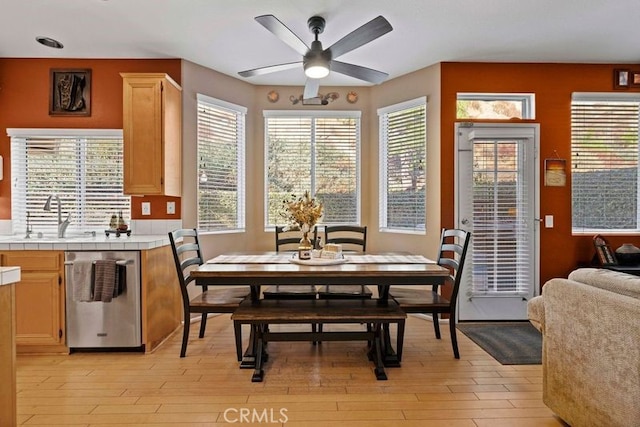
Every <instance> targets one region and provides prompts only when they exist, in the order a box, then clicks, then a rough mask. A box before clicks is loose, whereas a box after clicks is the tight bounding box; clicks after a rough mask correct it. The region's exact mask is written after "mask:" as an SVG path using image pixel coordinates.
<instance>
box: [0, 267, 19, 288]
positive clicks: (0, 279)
mask: <svg viewBox="0 0 640 427" xmlns="http://www.w3.org/2000/svg"><path fill="white" fill-rule="evenodd" d="M19 281H20V267H0V286H2V285H10V284H12V283H16V282H19Z"/></svg>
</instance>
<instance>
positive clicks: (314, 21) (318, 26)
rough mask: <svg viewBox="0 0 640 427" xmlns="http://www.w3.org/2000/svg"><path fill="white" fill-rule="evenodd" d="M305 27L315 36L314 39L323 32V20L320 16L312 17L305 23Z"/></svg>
mask: <svg viewBox="0 0 640 427" xmlns="http://www.w3.org/2000/svg"><path fill="white" fill-rule="evenodd" d="M307 25H308V26H309V30H310V31H311V32H312V33H313V34H315V35H316V39H317V36H318V34H322V32H323V31H324V25H325V20H324V18H323V17H322V16H312V17H311V18H309V20H308V21H307Z"/></svg>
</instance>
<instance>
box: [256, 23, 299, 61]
mask: <svg viewBox="0 0 640 427" xmlns="http://www.w3.org/2000/svg"><path fill="white" fill-rule="evenodd" d="M255 20H256V21H258V23H260V25H262V26H263V27H265V28H266V29H267V30H269V31H271V32H272V33H273V34H274V35H275V36H276V37H278V38H279V39H280V40H282V41H283V42H285V43H286V44H287V45H289V47H291V48H292V49H293V50H295V51H296V52H298V53H299V54H300V55H306V53H307V52H308V51H309V46H307V45H306V44H305V43H304V42H303V41H302V40H301V39H300V37H298V36H297V35H296V34H295V33H294V32H293V31H291V30H290V29H289V27H287V26H286V25H284V24H283V23H282V22H281V21H280V20H279V19H278V18H276V17H275V16H273V15H260V16H256V17H255Z"/></svg>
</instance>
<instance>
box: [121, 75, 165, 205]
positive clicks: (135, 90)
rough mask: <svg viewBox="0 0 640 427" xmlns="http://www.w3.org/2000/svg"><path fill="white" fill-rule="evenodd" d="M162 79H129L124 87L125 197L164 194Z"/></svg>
mask: <svg viewBox="0 0 640 427" xmlns="http://www.w3.org/2000/svg"><path fill="white" fill-rule="evenodd" d="M161 82H162V80H161V79H158V78H146V77H140V78H136V77H127V78H125V79H124V86H123V97H124V104H123V114H124V116H123V131H124V159H123V162H124V193H125V194H139V195H153V194H156V195H157V194H162V193H163V182H162V175H163V173H164V170H163V169H164V168H163V152H162V150H163V147H162V130H163V129H162V90H161Z"/></svg>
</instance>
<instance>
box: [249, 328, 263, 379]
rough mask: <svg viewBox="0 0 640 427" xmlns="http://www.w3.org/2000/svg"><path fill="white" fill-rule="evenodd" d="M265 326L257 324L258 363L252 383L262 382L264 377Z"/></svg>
mask: <svg viewBox="0 0 640 427" xmlns="http://www.w3.org/2000/svg"><path fill="white" fill-rule="evenodd" d="M263 328H264V325H257V328H256V359H255V360H256V364H255V369H254V371H253V375H252V376H251V382H252V383H260V382H262V379H263V378H264V370H263V369H262V362H263V360H262V356H263V350H264V339H263V334H262V333H263V331H264V330H263Z"/></svg>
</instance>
